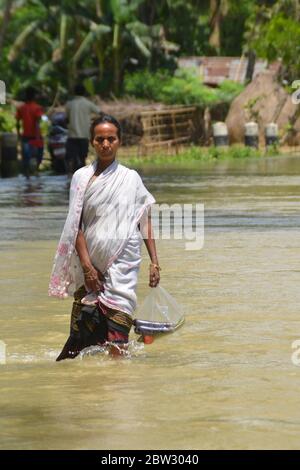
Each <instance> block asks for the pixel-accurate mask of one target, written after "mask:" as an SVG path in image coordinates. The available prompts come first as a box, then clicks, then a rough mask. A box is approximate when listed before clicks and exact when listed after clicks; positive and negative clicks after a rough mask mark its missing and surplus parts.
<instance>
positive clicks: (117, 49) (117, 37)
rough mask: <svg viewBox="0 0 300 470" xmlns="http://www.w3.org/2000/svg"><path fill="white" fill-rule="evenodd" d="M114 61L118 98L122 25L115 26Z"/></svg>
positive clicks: (114, 88) (114, 79)
mask: <svg viewBox="0 0 300 470" xmlns="http://www.w3.org/2000/svg"><path fill="white" fill-rule="evenodd" d="M113 60H114V78H113V90H114V94H115V95H116V96H118V94H119V90H120V78H121V66H120V25H119V24H118V23H115V25H114V38H113Z"/></svg>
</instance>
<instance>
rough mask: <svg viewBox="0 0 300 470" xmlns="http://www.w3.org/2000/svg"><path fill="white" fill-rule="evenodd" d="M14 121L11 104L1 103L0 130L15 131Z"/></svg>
mask: <svg viewBox="0 0 300 470" xmlns="http://www.w3.org/2000/svg"><path fill="white" fill-rule="evenodd" d="M15 131H16V121H15V118H14V112H13V109H12V107H11V106H9V105H1V106H0V132H15Z"/></svg>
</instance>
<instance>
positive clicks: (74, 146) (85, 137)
mask: <svg viewBox="0 0 300 470" xmlns="http://www.w3.org/2000/svg"><path fill="white" fill-rule="evenodd" d="M74 95H75V96H74V98H73V99H72V100H70V101H68V102H67V104H66V113H67V118H68V129H69V132H68V140H67V149H66V164H67V170H68V173H69V175H71V174H72V173H74V171H76V170H78V168H81V167H83V166H85V160H86V157H87V155H88V150H89V137H90V135H89V132H90V121H91V114H92V113H95V114H99V113H100V108H99V107H98V106H97V105H95V104H94V103H92V102H91V101H90V100H88V99H87V98H85V96H84V95H85V88H84V87H83V85H77V86H76V87H75V89H74Z"/></svg>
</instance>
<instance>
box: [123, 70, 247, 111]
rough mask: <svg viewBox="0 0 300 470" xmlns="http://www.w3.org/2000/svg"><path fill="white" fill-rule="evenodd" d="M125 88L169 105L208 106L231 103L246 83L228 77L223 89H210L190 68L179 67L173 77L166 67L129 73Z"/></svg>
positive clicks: (222, 86) (129, 92)
mask: <svg viewBox="0 0 300 470" xmlns="http://www.w3.org/2000/svg"><path fill="white" fill-rule="evenodd" d="M124 88H125V93H127V94H128V95H131V96H134V97H136V98H142V99H147V100H151V101H160V102H162V103H165V104H168V105H177V104H180V105H193V106H199V107H206V106H214V105H217V104H220V103H229V102H230V101H232V99H233V98H235V96H237V95H238V94H239V93H240V92H241V91H242V90H243V85H241V84H239V83H235V82H231V81H229V80H227V81H224V82H223V83H222V84H221V86H220V88H210V87H208V86H205V85H204V84H203V83H202V82H201V80H200V78H199V77H198V76H197V74H195V72H192V71H190V70H177V71H176V73H175V75H174V76H171V75H169V74H168V73H167V72H166V71H163V70H159V71H158V72H155V73H151V72H149V71H148V70H142V71H139V72H136V73H134V74H127V75H126V76H125V80H124Z"/></svg>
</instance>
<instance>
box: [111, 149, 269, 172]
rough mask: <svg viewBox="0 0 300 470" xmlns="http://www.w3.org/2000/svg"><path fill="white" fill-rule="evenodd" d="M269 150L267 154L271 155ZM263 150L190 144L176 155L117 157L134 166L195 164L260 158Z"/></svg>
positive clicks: (162, 153)
mask: <svg viewBox="0 0 300 470" xmlns="http://www.w3.org/2000/svg"><path fill="white" fill-rule="evenodd" d="M273 154H274V153H272V151H269V154H268V155H269V156H270V155H273ZM262 155H263V152H262V151H260V150H256V149H255V148H253V147H244V146H242V145H232V146H230V147H199V146H191V147H190V148H188V149H185V150H184V151H181V152H180V153H178V154H177V155H166V154H164V152H160V153H159V152H158V153H156V154H153V155H147V156H141V157H131V158H124V157H123V158H119V159H120V160H121V161H123V162H124V163H125V164H128V165H130V166H133V167H135V168H139V167H143V166H151V165H161V166H163V165H174V163H176V164H178V165H184V166H186V165H195V164H197V163H200V162H210V161H211V162H213V161H216V160H230V159H244V158H260V157H262Z"/></svg>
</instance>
